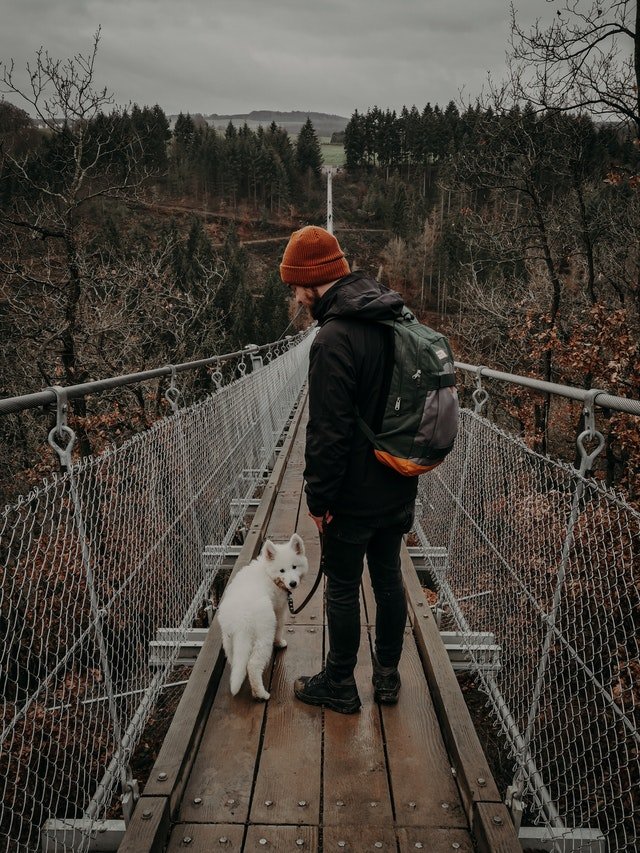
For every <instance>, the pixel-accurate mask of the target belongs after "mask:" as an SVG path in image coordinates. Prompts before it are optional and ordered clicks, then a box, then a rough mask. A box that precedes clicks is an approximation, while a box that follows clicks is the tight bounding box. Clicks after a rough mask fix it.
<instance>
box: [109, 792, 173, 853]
mask: <svg viewBox="0 0 640 853" xmlns="http://www.w3.org/2000/svg"><path fill="white" fill-rule="evenodd" d="M170 826H171V822H170V816H169V798H168V797H141V798H140V800H138V805H137V806H136V808H135V809H134V812H133V815H132V817H131V821H130V823H129V826H128V827H127V831H126V832H125V836H124V838H123V839H122V843H121V844H120V847H118V850H119V851H122V853H147V852H148V853H161V851H163V850H164V848H165V844H166V841H167V836H168V835H169V829H170Z"/></svg>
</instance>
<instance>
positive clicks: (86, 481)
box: [0, 335, 311, 853]
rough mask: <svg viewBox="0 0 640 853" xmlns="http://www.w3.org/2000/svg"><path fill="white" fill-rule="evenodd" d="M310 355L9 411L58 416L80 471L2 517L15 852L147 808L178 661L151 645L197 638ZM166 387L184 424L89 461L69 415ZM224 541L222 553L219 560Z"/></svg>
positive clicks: (51, 395) (2, 661) (60, 434)
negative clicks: (141, 799) (166, 631)
mask: <svg viewBox="0 0 640 853" xmlns="http://www.w3.org/2000/svg"><path fill="white" fill-rule="evenodd" d="M310 342H311V335H306V336H299V337H297V338H295V339H292V340H289V341H281V342H278V343H277V344H274V345H269V346H267V347H262V348H251V350H243V351H242V352H240V353H235V354H227V355H225V356H219V357H216V358H214V359H206V360H203V361H198V362H191V363H190V364H189V365H177V366H175V367H172V366H169V367H168V368H161V369H160V370H159V371H148V372H146V373H144V374H134V375H132V376H128V377H117V378H115V379H111V380H105V381H103V382H98V383H88V384H86V385H84V386H76V387H75V388H69V389H52V390H47V391H43V392H40V393H39V394H33V395H28V396H27V398H13V399H12V400H10V401H3V402H2V403H0V411H13V412H16V411H20V410H21V409H23V408H26V407H29V406H34V405H42V404H43V402H44V403H47V402H53V401H56V402H57V413H58V417H57V424H56V426H55V427H54V428H53V429H52V430H51V433H50V436H49V440H50V443H51V445H52V447H53V448H54V450H55V451H56V453H58V455H59V456H60V459H61V461H62V465H63V468H64V469H66V470H65V472H64V473H63V474H60V475H57V476H54V477H52V478H51V479H49V480H48V481H45V482H42V483H41V484H40V485H39V486H38V487H37V488H34V489H33V491H31V492H30V493H29V494H28V495H26V496H24V497H22V498H20V499H19V500H18V501H17V502H16V503H15V504H14V505H12V506H8V507H6V508H5V510H4V512H3V513H2V515H1V516H0V548H1V550H2V558H3V566H4V569H3V575H2V581H1V584H0V695H1V697H2V721H1V723H2V739H1V741H0V743H1V750H2V752H1V753H0V779H1V780H2V781H1V782H0V790H1V797H0V850H7V851H12V853H13V851H16V850H20V851H22V850H25V851H26V850H29V851H30V850H39V849H40V844H41V827H42V826H43V824H44V823H45V822H46V821H47V820H48V819H50V818H57V819H59V820H62V821H67V822H68V823H69V825H70V826H74V827H76V828H77V831H73V832H71V833H70V834H69V840H68V841H65V842H56V843H54V845H53V846H50V847H49V848H48V849H57V850H70V849H73V850H76V851H80V850H86V849H88V845H89V838H90V836H91V834H92V833H94V832H95V827H96V825H97V824H98V823H99V822H101V821H103V820H104V819H105V817H106V816H108V815H110V814H111V811H110V808H112V807H113V803H114V798H115V797H116V796H117V795H118V794H121V795H122V797H123V803H125V804H127V803H128V802H129V801H130V800H131V797H132V795H134V794H135V782H134V780H133V778H132V773H131V770H130V761H131V756H132V754H133V752H134V750H135V748H136V745H137V744H138V741H139V739H140V736H141V734H142V731H143V729H144V726H145V722H146V720H147V718H148V715H149V712H150V711H151V709H152V708H153V705H154V703H155V701H156V699H157V697H158V694H159V692H160V690H162V689H163V687H164V685H165V684H166V683H167V682H168V681H169V680H170V677H171V673H172V670H173V668H174V663H175V657H176V656H177V650H178V644H176V646H175V654H174V655H173V656H172V655H168V656H167V657H166V660H165V661H164V662H163V664H162V665H160V666H158V665H156V667H155V669H153V668H151V667H150V666H149V650H150V647H149V643H150V641H153V640H154V639H155V638H156V632H157V631H158V629H159V628H163V627H164V628H172V629H176V631H175V638H176V639H177V640H178V641H179V640H180V639H181V638H182V639H184V636H186V632H187V631H188V630H189V629H190V628H191V627H192V625H193V621H194V617H195V616H196V615H197V614H198V613H199V612H200V611H202V610H203V609H204V608H205V606H206V604H207V602H208V600H209V597H210V596H211V588H212V584H213V581H214V578H215V575H216V573H217V571H218V569H219V566H220V563H221V561H222V554H223V553H224V551H225V547H226V546H227V545H228V544H229V543H230V542H231V540H232V537H233V536H234V533H235V531H236V530H237V528H238V525H239V524H241V523H242V520H243V515H244V513H243V511H242V507H243V506H246V505H247V502H248V500H249V499H250V498H251V496H252V495H253V494H254V492H255V490H256V487H257V486H259V485H260V484H261V483H263V482H264V475H265V472H266V471H267V470H268V468H269V466H270V463H271V462H272V460H273V457H274V454H275V452H276V447H277V442H278V439H279V437H280V436H281V434H282V431H283V429H284V428H285V426H286V424H287V421H288V419H289V417H290V415H291V412H292V410H293V409H294V406H295V403H296V400H297V399H298V396H299V394H300V391H301V388H302V386H303V384H304V381H305V378H306V372H307V359H308V351H309V346H310ZM222 361H224V362H226V364H227V368H226V384H224V378H223V371H222V370H217V366H218V365H219V364H221V363H222ZM229 364H232V365H233V373H232V374H231V375H230V368H229ZM202 366H208V367H211V368H214V370H213V374H212V379H213V381H214V384H215V386H216V389H217V390H215V391H214V393H212V394H211V395H210V396H209V397H207V398H205V399H204V400H202V401H201V402H198V403H196V404H194V405H192V406H189V407H187V408H180V406H179V398H180V388H179V383H178V379H177V375H178V374H179V373H181V372H182V371H184V370H191V369H194V368H199V367H202ZM158 376H170V377H171V385H170V387H169V389H168V391H167V399H168V401H169V403H170V405H171V410H172V414H171V415H170V416H169V417H166V418H163V419H162V420H160V421H158V422H157V423H155V424H154V425H153V426H152V427H151V428H150V429H149V430H147V431H146V432H144V433H140V434H138V435H135V436H133V437H132V438H130V439H129V440H127V441H126V442H125V443H123V444H122V445H121V446H120V447H117V448H113V449H110V450H108V451H106V452H105V453H103V454H101V455H100V456H96V457H88V458H84V459H80V460H78V461H74V460H73V458H72V448H73V444H74V433H73V430H72V429H71V427H70V426H69V424H68V423H67V406H66V402H67V400H68V399H69V398H72V397H74V396H78V395H83V394H87V393H96V392H99V391H101V390H105V389H106V388H113V387H115V386H116V385H124V384H130V383H132V382H140V381H146V380H148V379H151V378H155V377H158ZM238 507H239V509H238ZM212 544H215V545H219V546H222V547H220V548H218V549H217V550H218V551H219V553H220V554H221V556H219V557H211V558H209V557H207V558H205V557H204V551H205V546H206V545H212ZM116 804H117V802H116Z"/></svg>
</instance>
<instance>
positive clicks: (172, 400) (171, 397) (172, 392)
mask: <svg viewBox="0 0 640 853" xmlns="http://www.w3.org/2000/svg"><path fill="white" fill-rule="evenodd" d="M167 368H168V369H169V370H170V371H171V382H170V383H169V387H168V388H167V390H166V391H165V392H164V396H165V400H167V401H168V403H169V405H170V406H171V412H172V414H174V415H177V414H178V411H179V408H178V399H179V397H180V389H179V388H178V386H177V384H176V367H175V364H168V365H167Z"/></svg>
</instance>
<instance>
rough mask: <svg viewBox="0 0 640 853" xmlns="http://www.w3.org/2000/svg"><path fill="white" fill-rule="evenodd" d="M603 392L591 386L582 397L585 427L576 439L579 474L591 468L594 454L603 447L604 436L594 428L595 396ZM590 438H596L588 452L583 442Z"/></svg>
mask: <svg viewBox="0 0 640 853" xmlns="http://www.w3.org/2000/svg"><path fill="white" fill-rule="evenodd" d="M604 393H605V392H604V391H601V390H600V389H598V388H592V389H591V390H590V391H588V392H587V395H586V397H585V399H584V406H583V412H584V427H585V428H584V430H583V431H582V432H581V433H580V435H579V436H578V438H577V439H576V444H577V445H578V451H579V452H580V474H584V473H585V472H586V471H589V470H591V467H592V465H593V462H594V460H595V458H596V456H597V455H598V454H599V453H600V451H601V450H602V448H603V447H604V436H603V435H602V433H601V432H600V431H599V430H597V429H596V413H595V400H596V397H597V396H598V394H604ZM592 439H595V440H596V446H595V447H594V449H593V450H592V451H591V452H590V453H589V452H588V451H587V449H586V447H585V445H584V443H585V441H591V440H592Z"/></svg>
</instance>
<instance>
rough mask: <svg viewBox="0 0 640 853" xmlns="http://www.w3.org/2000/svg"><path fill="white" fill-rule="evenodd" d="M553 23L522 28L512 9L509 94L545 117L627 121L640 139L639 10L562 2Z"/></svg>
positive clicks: (612, 2) (616, 3) (600, 2)
mask: <svg viewBox="0 0 640 853" xmlns="http://www.w3.org/2000/svg"><path fill="white" fill-rule="evenodd" d="M547 6H548V7H551V8H552V10H553V11H554V15H553V18H552V20H551V22H550V23H543V22H542V21H541V20H538V21H537V22H536V23H535V24H534V26H533V27H532V28H530V29H528V30H527V29H525V28H524V27H522V26H521V24H520V23H519V20H518V14H517V11H516V10H515V8H514V6H513V4H511V53H510V56H509V65H510V87H509V89H510V94H511V96H512V98H513V99H514V100H515V101H516V102H517V101H524V100H529V101H531V102H532V103H533V104H534V105H536V106H538V107H539V108H541V109H545V110H585V111H587V112H589V113H590V114H592V115H599V116H603V117H605V118H609V119H614V120H617V121H620V120H622V121H624V122H626V123H629V124H631V125H632V126H633V128H634V133H635V135H636V137H637V138H640V4H638V3H634V2H631V0H595V2H591V3H590V4H587V3H585V2H584V0H558V2H553V0H551V2H549V0H547Z"/></svg>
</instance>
